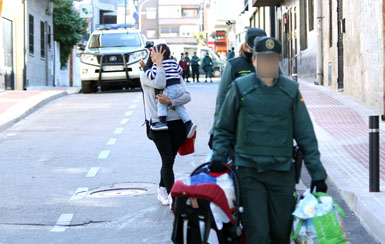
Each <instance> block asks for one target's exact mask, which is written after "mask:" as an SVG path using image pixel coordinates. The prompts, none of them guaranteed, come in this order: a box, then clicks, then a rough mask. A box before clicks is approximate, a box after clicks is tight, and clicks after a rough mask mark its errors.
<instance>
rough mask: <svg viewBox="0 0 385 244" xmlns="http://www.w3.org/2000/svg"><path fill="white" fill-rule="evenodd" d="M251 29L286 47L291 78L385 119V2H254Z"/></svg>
mask: <svg viewBox="0 0 385 244" xmlns="http://www.w3.org/2000/svg"><path fill="white" fill-rule="evenodd" d="M249 2H251V7H252V8H249V12H250V11H251V12H252V13H251V14H250V13H249V15H250V16H251V17H250V26H255V27H260V28H264V29H265V30H266V32H267V33H268V35H270V36H275V37H277V38H278V39H279V40H281V42H282V44H283V53H282V56H283V60H282V68H283V72H284V73H285V74H286V75H289V76H291V77H292V78H294V79H296V78H297V77H298V78H299V79H306V80H308V81H311V82H315V83H316V84H319V85H323V86H326V87H329V88H330V89H333V90H336V91H340V92H343V93H344V94H346V95H348V96H352V97H354V98H356V99H357V100H359V101H361V102H363V103H364V104H366V105H368V106H370V107H372V108H375V109H377V110H378V111H379V113H380V114H384V110H385V109H384V97H385V96H384V89H383V84H384V75H385V74H384V28H383V26H384V10H383V9H385V8H384V2H385V1H384V0H362V1H359V0H353V1H347V0H272V1H267V0H251V1H249Z"/></svg>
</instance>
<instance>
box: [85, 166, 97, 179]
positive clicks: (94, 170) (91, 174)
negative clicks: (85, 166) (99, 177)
mask: <svg viewBox="0 0 385 244" xmlns="http://www.w3.org/2000/svg"><path fill="white" fill-rule="evenodd" d="M99 169H100V167H93V168H90V170H88V173H87V175H86V177H95V176H96V174H97V173H98V171H99Z"/></svg>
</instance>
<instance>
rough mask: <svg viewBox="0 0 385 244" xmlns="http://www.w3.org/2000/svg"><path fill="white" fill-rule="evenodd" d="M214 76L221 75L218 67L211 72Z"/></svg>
mask: <svg viewBox="0 0 385 244" xmlns="http://www.w3.org/2000/svg"><path fill="white" fill-rule="evenodd" d="M213 75H214V77H220V76H221V70H220V69H215V70H214V72H213Z"/></svg>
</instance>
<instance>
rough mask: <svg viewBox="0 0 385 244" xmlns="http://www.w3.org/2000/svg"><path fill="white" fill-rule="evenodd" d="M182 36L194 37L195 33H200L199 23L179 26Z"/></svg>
mask: <svg viewBox="0 0 385 244" xmlns="http://www.w3.org/2000/svg"><path fill="white" fill-rule="evenodd" d="M179 32H180V36H187V37H192V36H193V34H194V33H199V26H198V25H181V26H180V27H179Z"/></svg>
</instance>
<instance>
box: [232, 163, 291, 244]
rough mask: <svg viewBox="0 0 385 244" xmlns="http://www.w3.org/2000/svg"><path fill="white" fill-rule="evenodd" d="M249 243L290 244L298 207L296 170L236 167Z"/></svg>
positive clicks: (243, 219) (242, 218)
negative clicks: (293, 213)
mask: <svg viewBox="0 0 385 244" xmlns="http://www.w3.org/2000/svg"><path fill="white" fill-rule="evenodd" d="M236 172H237V175H238V177H239V181H240V191H241V205H242V206H243V207H244V213H243V214H242V215H241V220H242V224H243V226H244V230H245V235H246V243H247V244H273V243H274V244H286V243H287V244H289V243H290V240H289V237H290V231H291V226H292V223H293V218H292V212H293V211H294V208H295V202H296V197H295V171H294V167H293V168H292V170H290V171H267V172H263V173H258V172H257V170H256V169H254V168H249V167H240V166H239V167H236Z"/></svg>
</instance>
